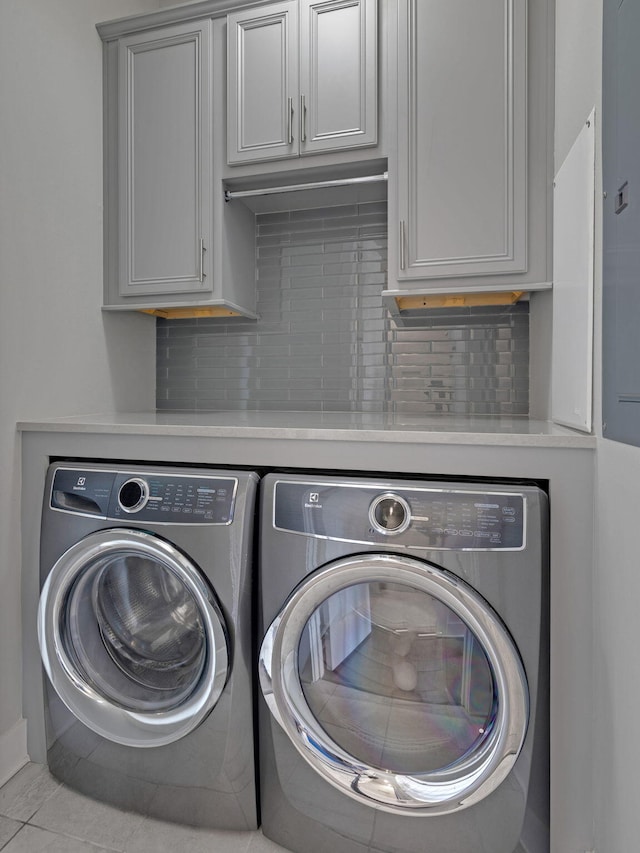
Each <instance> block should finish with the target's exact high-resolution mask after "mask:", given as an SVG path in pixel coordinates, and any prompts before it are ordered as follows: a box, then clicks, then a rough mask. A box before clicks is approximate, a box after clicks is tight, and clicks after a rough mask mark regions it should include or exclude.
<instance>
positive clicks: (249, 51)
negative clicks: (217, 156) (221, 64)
mask: <svg viewBox="0 0 640 853" xmlns="http://www.w3.org/2000/svg"><path fill="white" fill-rule="evenodd" d="M297 113H298V3H297V0H288V2H284V3H278V4H274V5H269V6H267V7H263V8H261V9H260V8H258V9H250V10H248V11H247V10H245V11H243V12H235V13H232V14H230V15H228V17H227V159H228V162H229V163H230V164H233V163H250V162H251V161H253V160H273V159H281V158H283V157H291V156H296V155H297V154H298V152H299V136H298V133H297V132H296V131H294V121H295V119H296V117H297Z"/></svg>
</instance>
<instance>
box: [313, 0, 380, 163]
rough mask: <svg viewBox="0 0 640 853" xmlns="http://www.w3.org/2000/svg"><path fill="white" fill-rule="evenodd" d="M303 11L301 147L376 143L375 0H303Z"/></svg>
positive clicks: (349, 145) (341, 146)
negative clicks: (317, 0) (319, 0)
mask: <svg viewBox="0 0 640 853" xmlns="http://www.w3.org/2000/svg"><path fill="white" fill-rule="evenodd" d="M300 15H301V18H300V94H301V98H302V100H301V116H300V118H301V122H302V129H301V137H302V145H301V152H302V153H316V152H318V151H326V150H331V149H335V148H352V147H354V146H360V145H374V144H375V143H376V140H377V62H376V52H377V51H376V28H377V27H376V23H377V22H376V17H377V10H376V2H375V0H328V2H327V0H324V2H315V0H303V1H302V3H301V12H300ZM305 112H306V115H305Z"/></svg>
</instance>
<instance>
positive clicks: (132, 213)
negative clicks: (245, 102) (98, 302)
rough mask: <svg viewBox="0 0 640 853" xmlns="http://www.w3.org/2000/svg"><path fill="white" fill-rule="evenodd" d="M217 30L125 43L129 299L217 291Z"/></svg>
mask: <svg viewBox="0 0 640 853" xmlns="http://www.w3.org/2000/svg"><path fill="white" fill-rule="evenodd" d="M209 27H210V23H209V21H204V22H199V23H197V24H182V25H178V26H173V27H167V28H166V29H163V30H161V31H160V32H157V33H152V34H149V33H143V34H139V35H132V36H128V37H126V38H123V39H121V40H120V42H119V44H118V65H119V67H118V89H119V91H118V109H119V112H120V116H119V138H118V163H119V167H120V168H119V175H118V178H119V185H118V198H119V224H120V241H119V242H120V276H119V278H120V293H121V295H122V296H139V295H143V294H150V293H151V294H158V293H184V292H193V291H203V290H206V289H208V288H209V282H208V280H207V279H210V275H208V272H209V264H208V263H206V267H207V268H206V269H205V258H206V255H207V253H210V252H211V249H212V246H211V232H212V228H211V211H212V204H211V193H212V189H213V183H212V177H211V150H210V148H211V135H210V133H209V126H208V123H209V121H210V109H209V103H210V94H209V85H210V84H209V78H210V75H209V72H208V63H209ZM207 261H208V258H207Z"/></svg>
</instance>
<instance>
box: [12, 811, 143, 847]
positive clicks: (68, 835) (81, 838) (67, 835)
mask: <svg viewBox="0 0 640 853" xmlns="http://www.w3.org/2000/svg"><path fill="white" fill-rule="evenodd" d="M36 814H37V812H36ZM35 816H36V815H34V816H33V817H35ZM24 826H32V827H33V828H34V829H40V830H42V831H43V832H48V833H49V834H50V835H57V836H58V837H59V838H70V839H72V840H73V841H79V842H81V843H82V844H90V845H91V846H92V847H95V848H96V850H108V851H110V853H111V852H112V853H126V847H110V846H109V845H108V844H98V843H96V842H93V841H90V840H89V839H88V838H86V837H85V836H83V835H73V833H72V832H60V830H58V829H50V828H49V827H48V826H42V824H39V823H33V820H32V819H31V820H29V821H27V822H26V823H25V824H24ZM23 828H24V827H23ZM14 838H15V836H14ZM129 840H130V839H129Z"/></svg>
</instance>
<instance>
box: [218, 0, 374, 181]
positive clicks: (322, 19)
mask: <svg viewBox="0 0 640 853" xmlns="http://www.w3.org/2000/svg"><path fill="white" fill-rule="evenodd" d="M376 33H377V2H376V0H321V2H318V0H286V2H283V3H274V4H268V5H266V6H261V7H255V8H252V9H248V10H243V11H239V12H234V13H231V14H229V15H228V16H227V40H228V41H227V67H228V77H227V80H228V86H227V160H228V163H229V164H230V165H235V164H240V163H251V162H253V161H266V160H274V159H283V158H289V157H299V156H304V155H308V154H316V153H322V152H329V151H335V150H346V149H351V148H357V147H361V146H368V145H375V144H376V141H377V56H376V54H377V35H376Z"/></svg>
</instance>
